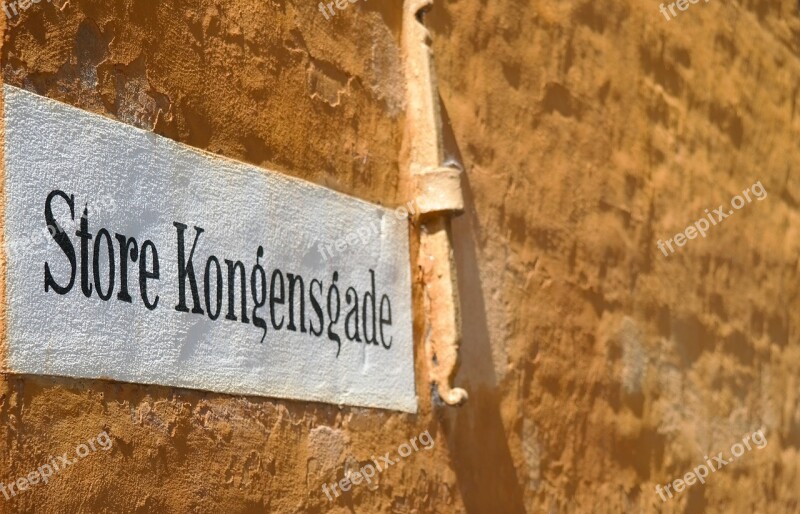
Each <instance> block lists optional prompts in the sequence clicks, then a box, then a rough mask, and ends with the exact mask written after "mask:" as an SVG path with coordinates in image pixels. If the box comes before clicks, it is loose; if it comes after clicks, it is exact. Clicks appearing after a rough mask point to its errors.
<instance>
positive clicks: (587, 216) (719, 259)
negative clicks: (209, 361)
mask: <svg viewBox="0 0 800 514" xmlns="http://www.w3.org/2000/svg"><path fill="white" fill-rule="evenodd" d="M59 5H61V4H60V3H59ZM401 11H402V6H401V5H400V2H381V3H379V2H375V1H359V2H357V3H355V4H352V5H351V6H350V7H349V8H348V9H347V10H345V11H343V12H341V13H340V15H338V16H337V17H336V18H335V19H333V20H325V19H324V18H323V17H322V15H321V14H320V13H319V11H318V10H317V6H316V5H313V4H312V3H310V2H306V3H304V2H289V1H284V0H266V1H263V0H235V1H227V2H222V1H217V2H215V1H212V0H191V1H187V2H181V3H178V2H159V3H156V2H145V1H142V0H119V1H117V2H110V1H109V2H89V1H81V0H71V1H70V2H69V3H67V4H66V5H64V6H63V7H61V8H58V7H56V6H55V5H54V4H51V3H40V4H37V5H34V6H32V7H31V8H30V9H28V10H27V11H26V12H24V13H23V14H22V15H21V16H20V18H19V19H18V20H15V21H14V23H15V24H16V25H15V26H11V27H7V28H6V30H5V35H4V42H3V51H2V66H3V79H4V81H5V82H6V83H10V84H13V85H17V86H20V87H23V88H25V89H28V90H31V91H34V92H36V93H38V94H41V95H44V96H48V97H51V98H54V99H57V100H60V101H64V102H67V103H69V104H72V105H75V106H78V107H81V108H84V109H86V110H89V111H92V112H96V113H100V114H103V115H106V116H108V117H111V118H113V119H117V120H119V121H121V122H124V123H129V124H132V125H135V126H138V127H142V128H145V129H148V130H152V131H154V132H156V133H158V134H161V135H164V136H166V137H169V138H172V139H175V140H177V141H180V142H182V143H186V144H189V145H192V146H195V147H198V148H201V149H204V150H208V151H211V152H216V153H219V154H222V155H225V156H227V157H231V158H234V159H239V160H242V161H245V162H249V163H253V164H256V165H261V166H264V167H268V168H271V169H275V170H277V171H280V172H284V173H287V174H290V175H294V176H297V177H300V178H304V179H307V180H310V181H313V182H316V183H319V184H323V185H326V186H328V187H331V188H334V189H336V190H339V191H342V192H345V193H348V194H352V195H355V196H358V197H361V198H364V199H366V200H369V201H373V202H380V203H383V204H384V205H398V204H400V203H401V202H402V201H403V200H405V199H407V195H408V190H409V188H408V179H407V177H406V175H405V170H404V169H403V167H402V164H403V162H402V157H401V153H402V151H401V148H402V145H403V127H404V116H403V109H404V87H403V75H402V66H401V59H402V52H401V49H400V31H401ZM425 19H426V22H427V23H428V25H429V27H430V28H431V32H432V37H433V47H434V50H435V56H436V63H437V70H438V75H439V87H440V94H441V98H442V103H443V110H444V111H445V116H446V120H447V124H446V129H447V141H448V153H449V155H450V156H452V157H453V158H455V159H458V160H460V161H461V162H462V163H463V164H464V167H465V169H466V174H465V180H464V184H463V185H464V191H465V196H466V204H467V212H466V214H465V215H464V216H462V217H460V218H458V220H457V221H456V222H455V224H454V232H455V235H454V238H455V251H456V257H457V262H458V266H459V269H458V271H459V277H460V289H461V290H460V294H461V299H462V306H463V314H464V341H463V344H462V365H461V369H460V372H459V374H458V376H457V378H456V385H459V386H462V387H465V388H467V389H468V391H469V392H470V399H469V401H468V403H467V404H466V405H465V406H464V407H462V408H459V409H454V408H449V407H444V406H442V405H441V404H440V403H439V402H438V401H436V399H434V398H432V396H431V392H430V391H431V390H430V386H429V384H428V382H427V379H426V363H425V362H424V359H423V357H422V355H423V354H424V352H422V351H421V341H420V338H421V327H422V319H421V316H422V313H421V312H415V317H416V322H415V331H416V338H417V340H416V342H415V344H416V347H417V357H416V363H417V367H416V369H417V392H418V395H419V413H418V414H417V415H407V414H398V413H391V412H388V411H381V410H374V409H361V408H350V407H337V406H330V405H321V404H308V403H302V402H291V401H283V400H274V399H266V398H255V397H247V398H244V397H233V396H227V395H220V394H215V393H206V392H198V391H188V390H182V389H174V388H166V387H154V386H144V385H135V384H119V383H110V382H103V381H90V380H73V379H63V378H47V377H31V376H22V377H18V376H4V377H3V378H2V381H1V382H0V448H2V450H1V451H0V481H7V480H12V479H14V478H16V477H18V476H22V475H25V474H26V473H27V472H29V471H31V470H33V469H36V468H37V467H38V466H40V465H41V464H42V463H43V462H46V461H47V458H48V457H49V456H50V455H60V454H62V453H63V452H66V451H71V450H72V449H73V448H74V447H75V446H76V445H77V444H79V443H81V442H83V441H85V440H86V439H88V438H90V437H93V436H95V435H96V434H97V433H99V432H100V431H101V430H106V431H107V432H108V434H110V436H111V437H112V439H113V443H114V445H113V448H112V450H110V451H108V452H99V453H98V454H97V455H92V456H90V457H87V458H85V459H83V460H81V461H80V462H79V463H78V464H76V465H75V466H73V467H72V468H70V469H68V470H67V471H64V472H63V473H61V474H59V475H58V476H56V477H55V478H54V479H52V480H51V481H50V483H49V484H47V485H46V486H38V487H35V488H32V489H31V490H29V491H26V492H24V493H22V494H20V495H19V496H17V497H15V498H14V499H13V500H11V501H5V499H4V498H0V511H2V512H142V513H144V512H154V513H155V512H159V513H160V512H180V513H182V512H265V511H266V512H329V511H330V512H398V513H411V512H420V513H421V512H470V513H495V512H498V513H500V512H502V513H505V512H509V513H517V512H527V513H533V512H623V511H630V512H656V511H660V510H664V511H668V512H669V511H681V512H703V511H708V512H753V511H760V512H796V511H798V509H800V507H798V494H799V493H797V490H796V486H797V483H798V480H800V473H799V472H800V469H798V468H799V467H800V455H798V449H799V448H800V404H799V403H798V395H797V390H798V386H799V385H800V384H798V379H797V378H796V377H797V374H798V371H800V348H799V347H798V342H799V339H800V329H798V327H799V326H800V297H799V295H798V271H800V258H799V256H800V239H798V230H799V229H800V212H798V205H799V204H800V179H798V173H797V166H798V164H799V162H798V161H800V152H798V150H796V148H795V141H796V140H797V138H798V135H799V132H800V131H799V130H798V128H800V121H798V118H797V116H796V114H795V104H796V101H797V99H798V98H797V96H798V87H797V84H798V83H800V82H799V80H800V61H799V60H798V56H799V55H800V48H799V45H800V39H798V38H799V37H800V20H798V14H797V9H796V5H794V4H793V3H791V2H789V1H786V0H784V1H782V2H744V3H743V2H733V3H728V4H725V3H722V2H719V1H717V0H711V1H710V2H708V3H705V2H700V3H698V4H693V5H692V6H691V7H690V8H689V10H688V11H686V12H684V13H682V14H680V15H679V16H678V17H677V18H676V19H674V20H671V21H666V20H665V19H664V18H663V17H662V16H661V14H660V13H659V12H658V7H657V5H656V4H653V3H652V2H644V1H641V0H630V1H627V0H626V1H620V2H612V3H611V4H608V5H601V4H598V3H597V2H588V1H567V2H557V3H543V2H540V3H532V2H525V1H519V0H516V1H515V0H496V1H493V2H481V1H478V0H454V1H439V2H438V3H437V4H436V6H435V7H434V9H433V10H432V11H431V12H430V13H429V14H427V15H426V17H425ZM758 180H760V181H761V182H762V184H763V185H764V187H765V189H766V190H767V192H768V197H767V198H766V199H765V200H764V201H758V202H754V203H753V204H751V205H749V206H747V207H745V208H744V209H743V210H742V211H740V212H737V213H736V215H735V216H733V217H732V218H731V219H729V220H726V221H725V223H723V224H721V225H719V226H717V227H715V228H714V229H713V230H710V231H709V234H708V237H706V238H705V239H697V240H693V241H690V242H689V244H687V245H686V246H685V247H684V248H682V249H681V250H680V251H679V252H678V253H677V254H675V255H672V256H670V257H664V256H663V255H662V254H661V253H660V252H659V250H658V249H657V248H656V241H657V240H659V239H666V238H669V237H672V235H673V234H675V233H676V232H678V231H680V230H682V229H683V228H684V227H685V226H687V225H689V224H690V223H692V222H693V221H695V220H696V219H697V218H699V217H700V216H701V215H702V214H703V210H704V209H706V208H709V209H712V208H716V207H717V206H718V205H719V204H720V203H723V202H727V201H729V199H730V198H731V196H733V195H734V194H736V193H738V192H740V191H741V190H742V189H744V188H745V187H748V186H750V185H751V184H753V183H754V182H756V181H758ZM411 234H412V249H415V248H416V245H415V244H414V241H415V238H416V234H417V227H416V225H415V224H414V225H413V226H412V231H411ZM413 254H414V251H412V255H413ZM412 266H413V269H414V270H415V275H414V299H415V304H416V305H421V297H420V283H419V274H418V272H416V270H417V266H416V262H412ZM759 428H763V429H764V432H765V434H766V437H767V439H768V441H769V442H768V444H767V446H766V447H765V448H764V449H761V450H756V451H752V452H749V453H748V454H746V456H745V457H742V459H741V461H740V462H736V463H735V464H732V465H731V466H729V467H727V468H724V469H722V470H720V471H719V472H717V473H715V474H713V476H712V478H711V479H710V480H709V482H708V483H707V484H706V485H695V486H693V487H691V488H689V490H688V491H685V492H683V493H682V494H680V495H678V497H677V498H675V499H673V500H670V502H669V503H668V504H666V505H665V504H662V503H661V501H660V500H659V498H658V496H657V495H656V494H655V493H654V487H655V485H656V484H664V483H666V482H668V481H671V480H673V479H675V478H678V477H680V476H682V475H683V474H684V473H685V472H686V471H688V470H690V469H691V468H692V467H694V466H696V465H697V464H698V463H701V462H703V460H702V457H703V455H705V454H712V453H713V454H715V453H716V452H718V451H723V450H726V449H727V448H729V447H730V445H731V444H732V443H734V442H736V441H737V440H740V439H741V437H742V435H743V434H745V433H746V432H748V431H750V432H752V431H753V430H756V429H759ZM424 430H429V431H430V433H431V434H433V436H434V438H435V446H434V448H433V449H432V450H430V451H420V452H417V453H414V454H413V455H412V456H411V457H409V458H406V459H403V460H401V461H399V463H398V464H397V465H396V466H394V467H392V468H390V469H389V470H388V471H386V472H385V473H383V474H381V475H380V476H379V484H378V486H377V487H376V488H368V487H365V486H356V487H355V488H354V489H353V491H352V493H351V494H348V495H346V496H344V497H342V498H340V499H339V500H337V501H336V502H334V503H331V502H329V501H328V500H327V498H326V497H325V496H324V495H323V494H322V492H321V489H320V487H321V485H322V484H323V483H325V482H332V481H334V480H336V479H339V478H342V476H343V474H344V469H345V465H347V466H348V467H351V466H353V465H354V464H353V463H354V460H355V461H358V462H361V463H364V462H366V461H367V460H368V459H369V458H370V457H371V456H373V455H382V454H384V453H385V452H387V451H396V448H397V447H398V445H399V444H401V443H403V442H405V441H408V439H409V438H411V437H413V436H415V435H418V434H419V433H420V432H422V431H424Z"/></svg>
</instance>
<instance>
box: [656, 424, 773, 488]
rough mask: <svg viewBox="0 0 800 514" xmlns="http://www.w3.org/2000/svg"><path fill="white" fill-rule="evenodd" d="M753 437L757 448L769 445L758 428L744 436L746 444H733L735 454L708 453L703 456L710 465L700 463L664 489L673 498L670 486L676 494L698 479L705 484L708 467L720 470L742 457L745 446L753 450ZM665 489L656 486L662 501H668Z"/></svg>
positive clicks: (743, 441) (713, 470)
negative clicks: (726, 456) (713, 454)
mask: <svg viewBox="0 0 800 514" xmlns="http://www.w3.org/2000/svg"><path fill="white" fill-rule="evenodd" d="M756 436H758V437H756ZM751 439H752V441H753V442H754V443H755V444H756V448H758V449H759V450H760V449H761V448H763V447H765V446H766V445H767V438H766V436H764V432H763V431H762V430H758V431H756V432H753V433H752V434H747V435H745V436H744V437H743V438H742V443H743V444H744V446H742V443H734V444H733V446H731V454H733V456H732V457H728V458H727V459H725V457H723V455H722V452H719V453H718V454H717V455H716V456H714V457H712V458H711V459H709V458H708V455H706V456H705V457H703V459H704V460H705V461H706V464H708V467H706V465H705V464H700V465H699V466H697V467H696V468H694V469H693V470H692V471H690V472H688V473H686V475H684V476H683V477H682V478H678V479H675V480H674V481H672V482H670V483H668V484H667V485H665V486H664V490H666V492H667V494H668V495H669V497H670V498H672V492H671V491H670V490H669V489H670V486H672V487H674V488H675V494H677V493H682V492H683V490H684V489H685V488H686V487H689V486H690V485H694V484H695V483H696V482H698V481H699V482H700V483H701V484H705V483H706V477H707V476H708V468H711V472H712V473H713V472H715V471H719V470H720V469H722V468H723V467H724V466H727V465H728V464H730V463H731V462H733V461H734V460H735V459H736V458H737V457H741V456H742V455H743V454H744V449H745V446H746V447H747V450H748V451H749V450H752V449H753V448H752V447H751V446H750V440H751ZM714 464H717V467H716V469H715V468H714ZM701 471H702V473H701ZM664 490H662V489H661V486H660V485H657V486H656V493H658V495H659V496H660V497H661V501H662V502H665V501H667V498H666V497H665V496H664Z"/></svg>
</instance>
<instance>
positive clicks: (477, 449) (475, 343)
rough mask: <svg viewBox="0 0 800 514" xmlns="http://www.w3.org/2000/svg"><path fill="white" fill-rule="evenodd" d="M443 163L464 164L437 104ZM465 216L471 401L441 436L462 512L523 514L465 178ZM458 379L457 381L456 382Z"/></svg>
mask: <svg viewBox="0 0 800 514" xmlns="http://www.w3.org/2000/svg"><path fill="white" fill-rule="evenodd" d="M439 102H440V105H441V106H442V107H441V110H442V118H443V130H444V139H445V153H446V156H445V157H446V159H445V160H447V159H453V160H456V161H458V162H463V160H462V159H461V153H460V152H459V150H458V146H457V144H456V141H455V136H454V134H453V131H452V129H451V127H450V118H449V116H448V115H447V110H446V109H445V107H444V102H443V101H442V99H441V98H440V99H439ZM462 188H463V192H464V209H465V214H463V215H462V216H460V217H458V218H455V220H454V223H453V245H454V250H455V256H456V267H457V272H458V276H459V281H458V285H459V295H460V297H461V315H462V320H463V321H462V323H463V334H464V336H463V338H462V343H461V351H460V354H459V356H460V368H459V374H458V376H460V377H466V378H467V381H466V383H465V384H463V385H462V384H458V383H456V385H461V386H462V387H466V389H467V391H468V392H469V400H468V401H467V402H466V404H464V406H463V407H459V408H449V407H448V408H446V410H445V412H444V416H443V420H444V421H443V431H444V433H445V435H446V437H447V444H448V447H449V450H450V455H452V464H453V468H454V470H455V472H456V475H457V477H458V487H459V489H460V493H461V497H462V499H463V501H464V506H465V507H466V509H467V512H469V513H483V512H502V513H506V514H513V513H525V508H524V505H523V495H522V490H521V488H520V485H519V480H518V478H517V472H516V469H515V468H514V462H513V460H512V458H511V451H510V450H509V447H508V442H507V436H506V431H505V428H504V426H503V421H502V418H501V416H500V400H501V398H500V394H499V391H498V390H497V387H496V386H497V377H496V375H495V373H494V367H493V358H492V349H491V346H490V341H489V329H488V326H487V321H486V305H485V304H484V302H483V291H482V287H481V283H480V274H479V270H478V259H477V254H476V250H475V247H476V244H477V241H478V236H479V234H477V233H476V232H477V230H478V229H479V227H478V223H477V218H476V217H475V216H474V215H473V214H472V213H473V212H474V202H473V196H472V189H471V187H470V183H469V177H468V175H467V173H464V177H463V178H462ZM458 376H457V378H458Z"/></svg>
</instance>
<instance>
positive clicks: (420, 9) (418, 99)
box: [402, 0, 467, 405]
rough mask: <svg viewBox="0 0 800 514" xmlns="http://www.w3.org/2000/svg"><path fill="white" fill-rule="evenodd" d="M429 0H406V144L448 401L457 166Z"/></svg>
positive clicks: (455, 328) (456, 332) (439, 381)
mask: <svg viewBox="0 0 800 514" xmlns="http://www.w3.org/2000/svg"><path fill="white" fill-rule="evenodd" d="M432 4H433V0H405V5H404V6H403V35H402V44H403V52H404V65H405V79H406V124H407V125H406V138H407V139H406V145H407V151H408V163H409V176H410V177H411V180H412V184H413V191H414V201H415V203H416V204H417V208H418V209H417V212H418V215H419V223H420V230H421V233H420V248H419V252H420V253H419V264H420V267H421V269H422V280H423V296H424V312H425V335H424V338H425V341H424V344H425V355H426V361H427V366H428V370H429V377H430V380H431V382H432V383H434V384H435V386H436V389H437V392H438V393H439V396H440V397H441V398H442V400H443V401H444V402H445V403H447V404H448V405H460V404H461V403H463V402H464V401H466V400H467V392H466V391H465V390H464V389H461V388H459V387H453V386H452V385H451V383H452V380H453V378H454V376H455V374H456V371H457V369H458V348H459V346H460V345H461V313H460V306H459V299H458V279H457V277H456V266H455V260H454V258H453V244H452V235H451V231H450V218H451V217H452V216H453V215H457V214H461V213H462V212H463V210H464V200H463V197H462V194H461V170H460V169H458V168H454V167H449V166H443V165H442V161H443V160H444V143H443V139H442V118H441V115H440V111H439V92H438V89H437V85H436V74H435V71H434V67H433V50H432V48H431V37H430V33H429V32H428V30H427V29H426V28H425V25H424V24H423V15H424V13H425V11H427V10H428V9H429V8H430V7H431V5H432Z"/></svg>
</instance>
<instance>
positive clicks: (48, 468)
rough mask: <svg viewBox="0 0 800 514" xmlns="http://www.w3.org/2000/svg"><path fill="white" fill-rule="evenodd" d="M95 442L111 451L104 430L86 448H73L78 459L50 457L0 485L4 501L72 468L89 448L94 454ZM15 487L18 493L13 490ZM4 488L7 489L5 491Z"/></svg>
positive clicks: (89, 441) (95, 449) (64, 456)
mask: <svg viewBox="0 0 800 514" xmlns="http://www.w3.org/2000/svg"><path fill="white" fill-rule="evenodd" d="M95 440H97V444H99V445H100V448H101V449H102V450H103V451H108V450H110V449H111V444H112V443H111V437H109V436H108V433H107V432H106V431H105V430H104V431H102V432H100V433H99V434H97V436H96V437H94V438H92V439H89V440H88V441H86V443H87V444H88V446H87V445H86V444H83V443H81V444H79V445H78V446H77V447H76V448H75V453H76V454H77V455H78V458H75V459H70V458H69V457H68V456H67V455H68V454H66V453H65V454H63V455H61V456H60V457H58V459H56V458H54V457H50V458H49V459H47V462H48V463H47V464H42V465H41V466H39V468H38V469H36V470H34V471H31V472H30V473H28V474H27V475H25V476H22V477H19V478H18V479H16V480H15V481H13V482H9V483H8V484H2V483H0V491H2V492H3V495H4V496H5V497H6V500H10V499H11V496H16V495H17V493H18V492H23V491H27V490H28V487H29V486H31V485H36V484H38V483H39V481H40V480H41V482H42V483H44V484H46V483H47V482H48V481H49V480H50V477H51V476H53V471H55V472H59V471H64V469H65V468H66V467H67V466H72V465H73V464H75V463H76V462H78V459H82V458H84V457H86V456H87V455H89V453H90V452H89V448H90V447H91V449H92V452H96V451H97V447H95V445H94V442H95ZM15 485H16V486H17V489H19V491H15V490H14V486H15ZM6 488H8V490H7V491H6ZM9 493H11V496H9Z"/></svg>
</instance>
